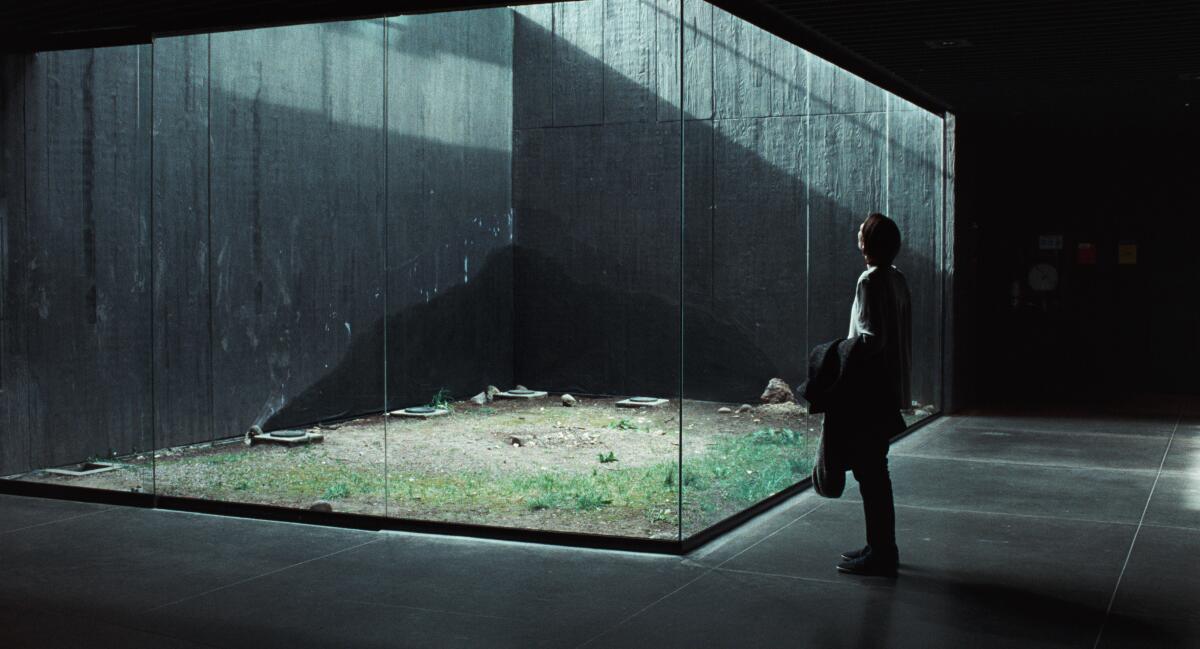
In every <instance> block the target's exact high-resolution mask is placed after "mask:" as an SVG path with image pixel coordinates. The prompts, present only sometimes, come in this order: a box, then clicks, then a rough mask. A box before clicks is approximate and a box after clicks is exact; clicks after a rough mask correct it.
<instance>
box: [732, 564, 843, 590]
mask: <svg viewBox="0 0 1200 649" xmlns="http://www.w3.org/2000/svg"><path fill="white" fill-rule="evenodd" d="M712 571H713V572H728V573H732V574H739V575H751V576H754V577H775V578H778V579H791V580H794V581H811V582H815V583H819V584H822V585H831V584H833V585H838V586H843V585H846V583H847V582H846V581H845V580H837V579H825V578H822V577H808V576H805V575H784V574H780V573H777V572H763V571H761V570H745V569H742V568H713V570H712Z"/></svg>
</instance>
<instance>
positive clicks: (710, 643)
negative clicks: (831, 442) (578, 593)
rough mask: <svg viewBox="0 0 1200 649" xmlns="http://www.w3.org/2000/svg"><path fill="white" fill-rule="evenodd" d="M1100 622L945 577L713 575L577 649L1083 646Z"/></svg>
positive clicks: (1046, 602)
mask: <svg viewBox="0 0 1200 649" xmlns="http://www.w3.org/2000/svg"><path fill="white" fill-rule="evenodd" d="M1103 618H1104V609H1103V608H1099V609H1097V608H1093V607H1089V606H1080V605H1077V604H1072V603H1070V602H1066V601H1062V600H1058V599H1054V598H1048V597H1045V596H1042V595H1039V594H1038V593H1035V592H1030V591H1025V590H1020V589H1012V588H1007V587H1003V586H998V585H995V584H988V583H979V582H972V581H969V580H961V579H958V578H956V577H954V576H942V575H922V576H910V577H906V578H902V579H899V580H897V581H896V582H895V583H894V584H893V583H891V582H889V581H888V580H886V579H881V578H848V579H845V580H842V581H840V582H838V583H828V582H824V581H813V580H808V579H797V578H793V577H780V576H773V575H757V574H745V573H736V572H727V571H714V572H712V573H709V574H707V575H705V576H704V578H703V579H701V580H699V581H697V582H696V583H695V584H693V585H692V586H691V587H689V588H687V589H685V590H683V591H681V592H679V593H677V594H675V595H673V596H672V597H670V598H667V599H665V600H663V601H662V602H659V603H657V604H655V605H654V606H653V607H651V608H650V609H648V610H646V611H645V612H643V613H642V614H640V615H638V616H636V617H635V618H633V619H631V620H629V621H627V622H625V623H624V624H621V625H620V626H618V627H616V628H614V629H612V630H611V631H608V632H605V633H604V634H603V635H600V636H599V637H597V638H595V639H594V640H592V641H591V642H589V643H588V644H586V645H585V647H587V648H588V649H593V648H600V647H606V648H607V647H612V648H618V647H619V648H629V649H633V648H641V647H645V648H647V649H652V648H656V647H739V648H741V647H746V648H757V647H764V648H765V647H839V648H840V647H845V648H864V649H865V648H875V647H888V648H889V649H907V648H909V647H912V648H921V649H928V648H929V647H971V648H973V649H985V648H990V647H996V648H997V649H999V648H1011V647H1084V646H1090V645H1089V644H1088V643H1089V642H1090V641H1091V640H1092V639H1093V638H1094V637H1095V634H1096V631H1097V629H1098V628H1099V625H1100V624H1101V622H1102V620H1103Z"/></svg>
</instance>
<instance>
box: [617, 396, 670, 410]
mask: <svg viewBox="0 0 1200 649" xmlns="http://www.w3.org/2000/svg"><path fill="white" fill-rule="evenodd" d="M668 403H670V401H669V400H667V399H659V398H658V397H630V398H628V399H622V400H621V401H618V402H617V407H618V408H661V407H662V406H665V405H667V404H668Z"/></svg>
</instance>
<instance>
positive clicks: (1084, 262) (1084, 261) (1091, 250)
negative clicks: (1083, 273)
mask: <svg viewBox="0 0 1200 649" xmlns="http://www.w3.org/2000/svg"><path fill="white" fill-rule="evenodd" d="M1075 263H1077V264H1079V265H1080V266H1095V265H1096V246H1094V245H1092V244H1090V243H1081V244H1079V247H1078V248H1077V249H1076V251H1075Z"/></svg>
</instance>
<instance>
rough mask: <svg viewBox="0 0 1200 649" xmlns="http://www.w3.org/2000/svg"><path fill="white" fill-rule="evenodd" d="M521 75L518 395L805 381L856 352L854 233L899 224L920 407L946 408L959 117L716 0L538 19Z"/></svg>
mask: <svg viewBox="0 0 1200 649" xmlns="http://www.w3.org/2000/svg"><path fill="white" fill-rule="evenodd" d="M681 5H682V11H683V14H684V15H683V19H682V21H681V19H680V15H679V14H680V10H681ZM651 17H652V18H651ZM681 41H682V53H681V52H680V50H681ZM680 56H682V57H683V59H684V62H683V65H682V66H681V65H680V61H679V59H680ZM513 61H514V66H515V67H514V71H513V76H514V111H515V124H516V134H515V137H516V145H515V153H514V155H515V161H514V177H513V183H514V203H515V206H516V218H517V223H518V230H517V232H518V235H517V244H518V245H517V250H516V254H517V264H516V273H517V274H516V280H515V281H516V286H517V288H518V290H517V296H516V328H515V332H516V343H515V344H516V352H515V359H516V375H517V376H518V378H519V379H520V380H522V381H524V382H526V383H529V384H535V383H536V384H538V385H539V386H541V387H543V388H549V389H557V390H582V391H590V392H612V393H635V392H637V393H640V392H649V393H653V394H657V395H666V396H675V395H678V394H679V393H680V392H681V391H682V392H683V394H684V395H685V396H687V397H692V398H705V399H717V400H728V401H740V400H750V399H753V398H754V397H755V396H757V394H758V391H760V390H761V389H762V386H763V385H765V383H766V381H767V379H769V378H771V377H774V376H781V377H784V378H786V379H787V380H789V381H790V382H798V381H799V380H801V379H802V378H803V373H804V370H805V366H804V365H805V359H806V355H807V352H808V349H809V348H810V347H812V346H813V345H815V344H817V343H820V342H823V341H826V340H829V339H832V338H835V337H838V336H844V335H845V331H846V329H847V319H848V313H849V308H850V303H851V301H852V298H853V292H854V282H855V280H856V279H857V277H858V275H859V273H861V271H862V270H863V263H862V257H861V255H860V253H859V252H858V250H857V248H856V247H855V232H856V229H857V226H858V224H859V223H860V222H861V221H862V220H863V219H864V218H865V217H866V215H867V214H868V213H870V212H873V211H882V212H884V213H887V214H889V215H890V216H892V217H893V218H895V219H896V220H897V221H898V222H899V224H900V226H901V228H902V231H903V235H904V239H905V241H906V246H905V248H904V250H903V251H902V253H901V255H900V257H899V258H898V259H897V261H896V265H897V266H898V267H900V268H901V270H902V271H903V272H904V273H905V275H906V276H907V277H908V280H909V284H910V287H911V289H912V291H913V313H914V332H915V333H914V374H915V375H916V376H915V377H914V383H913V385H914V388H915V393H914V399H917V400H919V401H920V402H922V403H931V402H937V400H938V399H939V394H938V390H939V389H940V384H941V377H940V372H941V328H940V319H939V318H940V314H941V302H942V297H941V283H942V275H941V272H940V267H941V257H942V252H941V250H942V246H943V241H942V235H941V233H942V227H943V222H942V216H943V215H942V204H943V203H942V191H943V178H942V141H943V129H942V119H941V117H939V116H936V115H932V114H930V113H927V112H925V111H922V110H919V109H917V108H916V107H915V106H912V105H910V104H907V103H906V102H903V101H902V100H900V99H898V98H895V97H893V96H892V95H890V94H889V93H887V92H885V91H884V90H882V89H880V88H878V87H876V86H873V85H871V84H869V83H867V82H866V81H864V80H862V79H860V78H858V77H856V76H854V75H851V74H849V73H847V72H845V71H843V70H841V69H840V68H838V67H837V66H835V65H833V64H832V63H829V62H827V61H823V60H821V59H819V58H817V57H815V56H811V55H809V54H808V53H806V52H805V51H803V50H802V49H800V48H798V47H796V46H794V45H792V44H790V43H787V42H785V41H783V40H781V39H779V38H777V37H775V36H773V35H771V34H769V33H767V32H765V31H763V30H761V29H759V28H757V27H754V26H753V25H750V24H748V23H745V22H743V21H741V20H740V19H738V18H736V17H734V16H732V15H730V14H728V13H726V12H724V11H722V10H720V9H716V8H714V7H712V6H711V5H709V4H707V3H705V2H701V1H699V0H696V1H690V0H689V1H686V2H682V3H680V2H676V1H673V0H660V1H659V2H657V3H656V2H649V1H647V0H594V1H592V2H582V3H572V4H570V5H563V6H555V7H550V6H535V7H526V8H521V9H518V10H517V19H516V25H515V40H514V56H513ZM681 68H682V79H681ZM651 70H653V71H655V72H654V73H653V74H652V75H651V74H649V73H648V71H651ZM648 88H653V93H652V94H653V95H654V96H655V101H654V102H653V103H654V104H655V105H656V109H655V110H650V109H648V108H647V102H646V91H647V89H648ZM681 97H682V99H681ZM681 119H683V120H684V121H685V123H687V125H688V126H687V130H686V132H685V133H684V134H682V135H681V132H680V130H679V127H678V122H679V121H680V120H681ZM681 150H682V155H681ZM681 193H682V196H681ZM681 284H682V285H681ZM681 296H682V298H683V301H682V303H681ZM681 305H682V313H681V311H680V309H681Z"/></svg>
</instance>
